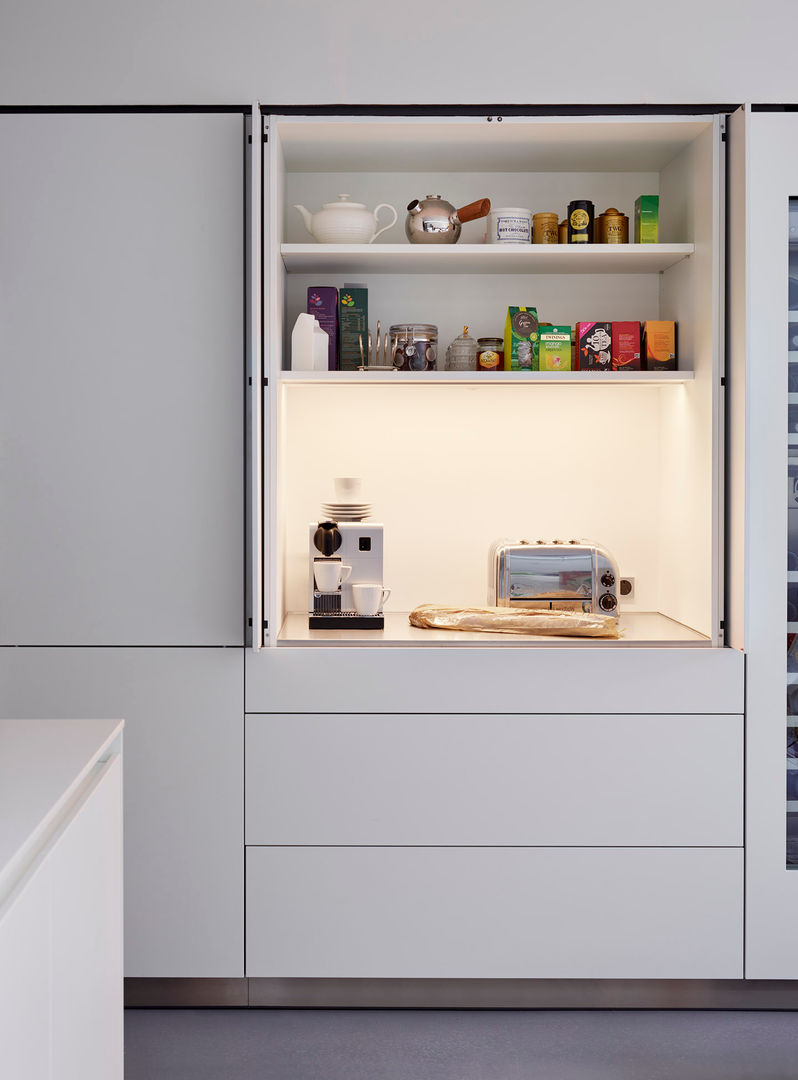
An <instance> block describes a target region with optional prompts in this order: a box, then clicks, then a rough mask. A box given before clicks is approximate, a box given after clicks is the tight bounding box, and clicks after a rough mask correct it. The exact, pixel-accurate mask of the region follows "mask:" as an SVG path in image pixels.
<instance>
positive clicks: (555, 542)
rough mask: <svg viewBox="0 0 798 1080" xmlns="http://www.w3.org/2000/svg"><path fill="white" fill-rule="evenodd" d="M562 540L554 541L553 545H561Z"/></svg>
mask: <svg viewBox="0 0 798 1080" xmlns="http://www.w3.org/2000/svg"><path fill="white" fill-rule="evenodd" d="M561 543H562V540H552V544H561Z"/></svg>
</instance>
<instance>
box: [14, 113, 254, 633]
mask: <svg viewBox="0 0 798 1080" xmlns="http://www.w3.org/2000/svg"><path fill="white" fill-rule="evenodd" d="M0 205H2V206H3V208H4V212H3V239H2V244H0V280H2V281H3V283H4V284H3V289H2V290H0V327H1V328H2V340H3V393H2V395H0V432H2V447H0V489H1V490H2V491H3V516H2V526H1V527H0V528H1V529H2V533H1V534H0V547H2V550H3V560H2V565H1V566H0V596H1V597H2V606H3V619H2V631H0V633H1V634H2V639H1V640H2V644H23V645H70V644H74V645H141V644H157V645H228V644H242V643H243V622H244V619H243V554H242V552H243V482H242V475H243V473H242V469H243V402H244V397H243V393H244V391H243V382H244V380H243V365H244V354H243V220H244V218H243V119H242V117H241V116H240V115H234V114H231V115H205V116H203V115H165V114H161V115H133V114H130V115H118V116H114V115H97V114H94V115H58V116H48V115H36V116H22V115H14V116H2V117H0Z"/></svg>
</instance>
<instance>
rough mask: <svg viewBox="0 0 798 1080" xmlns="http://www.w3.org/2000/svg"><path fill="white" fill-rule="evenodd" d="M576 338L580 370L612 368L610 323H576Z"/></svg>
mask: <svg viewBox="0 0 798 1080" xmlns="http://www.w3.org/2000/svg"><path fill="white" fill-rule="evenodd" d="M576 340H577V346H578V350H579V370H580V371H610V370H611V369H612V353H611V348H612V323H610V322H580V323H577V324H576Z"/></svg>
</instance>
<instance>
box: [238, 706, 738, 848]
mask: <svg viewBox="0 0 798 1080" xmlns="http://www.w3.org/2000/svg"><path fill="white" fill-rule="evenodd" d="M246 742H247V773H246V837H247V843H248V844H315V845H323V844H351V845H356V844H386V845H393V844H401V845H420V846H421V845H431V844H440V845H449V844H455V845H458V844H463V845H488V846H491V845H495V846H513V845H552V846H554V845H569V844H570V845H582V846H593V845H598V846H600V845H618V846H649V847H651V846H661V845H668V846H674V847H678V846H696V847H710V846H713V845H715V846H735V845H736V846H740V845H742V815H743V804H742V796H743V787H742V768H743V724H742V717H741V716H508V715H499V716H428V715H416V716H385V715H377V716H365V715H363V716H305V715H293V716H250V717H249V718H248V720H247V728H246Z"/></svg>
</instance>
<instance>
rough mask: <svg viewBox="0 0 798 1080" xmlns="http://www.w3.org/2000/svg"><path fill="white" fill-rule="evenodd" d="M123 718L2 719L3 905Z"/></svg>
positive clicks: (0, 819)
mask: <svg viewBox="0 0 798 1080" xmlns="http://www.w3.org/2000/svg"><path fill="white" fill-rule="evenodd" d="M123 725H124V721H123V720H0V906H1V905H2V903H3V900H4V899H5V898H6V897H7V896H8V894H9V892H10V891H11V890H12V889H13V888H14V884H15V882H16V881H17V880H18V879H19V877H20V876H21V875H22V874H23V873H24V872H25V870H26V868H27V866H28V865H29V863H30V861H31V860H32V859H33V858H35V855H36V851H37V850H38V848H39V847H40V846H41V844H42V842H43V840H44V837H45V836H46V835H47V834H48V831H49V829H50V828H51V827H52V825H53V824H54V823H55V822H56V821H57V820H58V818H59V816H60V815H61V813H62V811H63V810H64V809H65V807H66V806H67V805H68V804H69V802H70V801H71V800H72V799H73V798H74V797H75V795H76V794H77V793H78V792H79V790H80V788H81V785H82V783H83V782H84V780H85V779H86V777H87V776H88V774H89V773H90V771H91V769H92V768H93V766H94V765H95V764H96V763H97V762H98V761H100V760H102V758H103V757H104V756H105V755H106V754H107V752H108V750H109V748H110V746H111V744H112V743H113V741H114V740H115V739H116V738H117V737H118V736H119V734H120V733H121V731H122V727H123Z"/></svg>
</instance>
